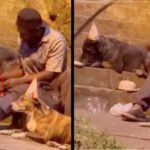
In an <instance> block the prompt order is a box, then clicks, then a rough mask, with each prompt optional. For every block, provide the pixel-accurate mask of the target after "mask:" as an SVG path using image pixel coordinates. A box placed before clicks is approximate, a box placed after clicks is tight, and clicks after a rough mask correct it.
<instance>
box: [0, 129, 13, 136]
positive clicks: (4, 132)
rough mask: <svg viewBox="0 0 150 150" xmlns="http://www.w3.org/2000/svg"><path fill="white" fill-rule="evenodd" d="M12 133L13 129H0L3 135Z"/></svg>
mask: <svg viewBox="0 0 150 150" xmlns="http://www.w3.org/2000/svg"><path fill="white" fill-rule="evenodd" d="M12 133H14V130H0V134H3V135H11V134H12Z"/></svg>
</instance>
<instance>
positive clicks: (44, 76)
mask: <svg viewBox="0 0 150 150" xmlns="http://www.w3.org/2000/svg"><path fill="white" fill-rule="evenodd" d="M59 74H60V73H55V72H50V71H42V72H39V73H35V74H32V75H25V76H23V77H19V78H12V79H8V80H6V81H5V83H4V89H8V88H11V87H14V86H16V85H19V84H23V83H30V82H32V80H33V79H35V78H37V80H39V81H42V80H44V81H49V82H51V81H52V80H53V79H55V78H56V77H57V76H58V75H59Z"/></svg>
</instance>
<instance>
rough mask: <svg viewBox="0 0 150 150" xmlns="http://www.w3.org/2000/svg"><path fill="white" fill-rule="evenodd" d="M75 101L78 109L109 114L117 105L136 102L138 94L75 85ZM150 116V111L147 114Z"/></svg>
mask: <svg viewBox="0 0 150 150" xmlns="http://www.w3.org/2000/svg"><path fill="white" fill-rule="evenodd" d="M74 91H75V93H74V94H75V101H74V105H75V108H76V109H83V108H84V109H86V110H87V111H90V112H101V111H105V112H108V111H109V110H110V108H111V107H112V106H113V105H115V104H117V103H122V104H127V103H132V102H133V101H134V100H135V95H136V93H135V92H133V93H128V92H125V91H120V90H114V89H107V88H101V87H100V88H98V87H92V86H84V85H77V84H75V90H74ZM146 114H147V115H150V109H149V110H148V111H147V112H146Z"/></svg>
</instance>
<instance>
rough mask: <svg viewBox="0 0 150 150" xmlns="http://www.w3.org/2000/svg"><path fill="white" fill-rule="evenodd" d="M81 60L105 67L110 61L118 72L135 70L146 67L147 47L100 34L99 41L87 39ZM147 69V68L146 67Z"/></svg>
mask: <svg viewBox="0 0 150 150" xmlns="http://www.w3.org/2000/svg"><path fill="white" fill-rule="evenodd" d="M82 50H83V53H82V55H81V57H80V61H81V62H82V63H83V64H84V65H85V66H91V67H103V64H102V62H103V61H105V62H108V63H109V64H111V65H112V68H113V69H114V70H116V71H117V72H119V73H121V72H122V71H129V72H135V71H136V70H137V69H141V67H142V68H146V67H147V66H146V65H145V60H146V58H147V49H146V48H143V47H138V46H134V45H131V44H128V43H125V42H122V41H119V40H117V39H114V38H110V37H105V36H100V37H99V40H98V41H93V40H90V39H85V41H84V43H83V47H82ZM144 70H145V69H144Z"/></svg>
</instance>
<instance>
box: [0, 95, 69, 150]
mask: <svg viewBox="0 0 150 150" xmlns="http://www.w3.org/2000/svg"><path fill="white" fill-rule="evenodd" d="M12 109H13V110H14V111H16V112H23V113H26V115H27V120H26V128H27V131H28V132H24V133H16V134H14V130H12V132H10V131H8V132H7V131H3V130H2V131H1V132H0V133H2V134H12V133H13V134H12V137H14V138H22V137H28V138H31V139H33V140H35V141H37V142H40V143H47V144H48V145H49V146H54V147H58V148H62V149H67V147H65V146H64V145H65V144H70V143H71V118H70V117H69V116H66V115H63V114H61V113H59V112H57V111H56V110H53V109H51V108H49V107H48V106H47V105H45V104H43V102H42V101H41V100H40V101H39V100H38V99H33V98H30V97H29V96H26V95H23V96H21V97H20V98H19V99H18V100H17V101H15V102H13V103H12ZM58 143H59V144H58ZM60 144H62V145H60Z"/></svg>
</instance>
